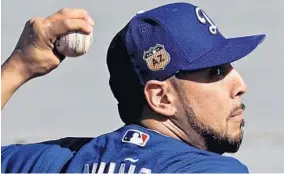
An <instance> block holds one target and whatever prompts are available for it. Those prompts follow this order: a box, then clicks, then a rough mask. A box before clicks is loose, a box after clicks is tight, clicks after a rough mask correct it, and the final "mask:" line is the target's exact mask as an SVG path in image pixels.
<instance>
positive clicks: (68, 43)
mask: <svg viewBox="0 0 284 174" xmlns="http://www.w3.org/2000/svg"><path fill="white" fill-rule="evenodd" d="M92 42H93V33H90V34H89V35H86V34H84V33H81V32H79V31H75V32H70V33H68V34H66V35H64V36H61V37H60V38H59V39H57V40H56V41H55V48H56V50H57V51H58V52H59V53H60V54H62V55H64V56H67V57H78V56H81V55H83V54H85V53H86V52H87V51H88V50H89V48H90V45H91V43H92Z"/></svg>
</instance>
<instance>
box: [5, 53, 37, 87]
mask: <svg viewBox="0 0 284 174" xmlns="http://www.w3.org/2000/svg"><path fill="white" fill-rule="evenodd" d="M22 60H23V59H22V57H21V55H20V53H19V52H16V53H15V52H14V53H12V55H11V56H10V57H9V58H8V59H7V60H6V61H5V62H4V63H3V65H2V67H1V74H2V77H3V76H8V78H9V79H10V80H11V81H14V82H15V83H18V84H19V85H21V84H23V83H25V82H26V81H28V80H29V79H31V78H32V75H31V73H30V72H29V70H28V69H27V68H26V67H25V64H24V63H23V61H22Z"/></svg>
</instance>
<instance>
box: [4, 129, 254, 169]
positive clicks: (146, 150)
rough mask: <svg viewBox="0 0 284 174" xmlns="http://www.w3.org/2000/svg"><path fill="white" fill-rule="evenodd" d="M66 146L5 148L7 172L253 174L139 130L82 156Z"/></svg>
mask: <svg viewBox="0 0 284 174" xmlns="http://www.w3.org/2000/svg"><path fill="white" fill-rule="evenodd" d="M62 141H64V140H57V141H49V142H42V143H37V144H27V145H9V146H5V147H2V156H1V158H2V164H1V166H2V171H1V172H2V173H4V172H12V173H20V172H25V173H27V172H34V173H40V172H45V173H48V172H52V173H58V172H62V171H63V170H64V172H68V173H145V174H147V173H160V172H162V173H173V172H178V173H185V172H186V173H191V172H206V173H210V172H218V173H231V172H238V173H248V169H247V167H246V166H245V165H243V164H242V163H241V162H239V161H238V160H236V159H234V158H231V157H225V156H222V155H219V154H216V153H212V152H208V151H204V150H200V149H197V148H194V147H192V146H190V145H188V144H186V143H184V142H182V141H179V140H176V139H174V138H171V137H167V136H165V135H161V134H160V133H158V132H155V131H153V130H149V129H146V128H144V127H142V126H138V125H127V126H123V127H122V128H120V129H118V130H117V131H114V132H111V133H108V134H105V135H102V136H99V137H97V138H93V139H90V140H89V141H86V142H84V145H82V147H80V148H79V149H76V150H74V149H70V148H68V146H66V144H65V145H64V143H61V142H62ZM67 144H68V142H67Z"/></svg>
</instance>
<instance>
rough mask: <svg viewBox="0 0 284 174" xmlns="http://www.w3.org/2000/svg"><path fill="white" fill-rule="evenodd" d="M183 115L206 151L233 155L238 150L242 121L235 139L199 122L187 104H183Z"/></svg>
mask: <svg viewBox="0 0 284 174" xmlns="http://www.w3.org/2000/svg"><path fill="white" fill-rule="evenodd" d="M184 106H185V108H184V109H185V115H186V117H187V120H188V123H189V124H190V125H191V127H192V128H193V129H194V130H195V131H196V132H197V133H198V134H199V135H200V136H201V137H202V138H203V141H204V143H205V146H206V148H207V150H208V151H211V152H215V153H219V154H223V153H225V152H227V153H235V152H237V151H238V150H239V148H240V146H241V143H242V140H243V130H242V127H244V124H245V122H244V120H243V119H242V121H241V124H240V129H241V131H240V134H239V135H238V136H235V137H230V136H229V135H228V134H227V130H226V133H225V134H224V133H221V132H217V131H216V130H215V129H214V128H212V127H211V126H209V125H206V124H204V123H203V122H201V121H200V120H199V119H198V118H197V116H196V114H195V113H194V111H193V109H192V107H191V106H189V104H188V102H184Z"/></svg>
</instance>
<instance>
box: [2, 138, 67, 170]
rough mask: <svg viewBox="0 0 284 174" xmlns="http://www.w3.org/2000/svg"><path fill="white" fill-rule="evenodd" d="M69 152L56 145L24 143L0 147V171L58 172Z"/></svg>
mask: <svg viewBox="0 0 284 174" xmlns="http://www.w3.org/2000/svg"><path fill="white" fill-rule="evenodd" d="M70 153H71V152H70V151H69V150H67V149H62V148H61V147H60V146H58V145H51V144H40V143H39V144H26V145H18V144H14V145H8V146H3V147H1V173H30V172H33V173H39V172H45V173H48V172H58V171H60V169H61V168H62V166H63V165H64V164H65V162H66V161H67V160H68V159H69V158H70V156H71V154H70Z"/></svg>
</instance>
